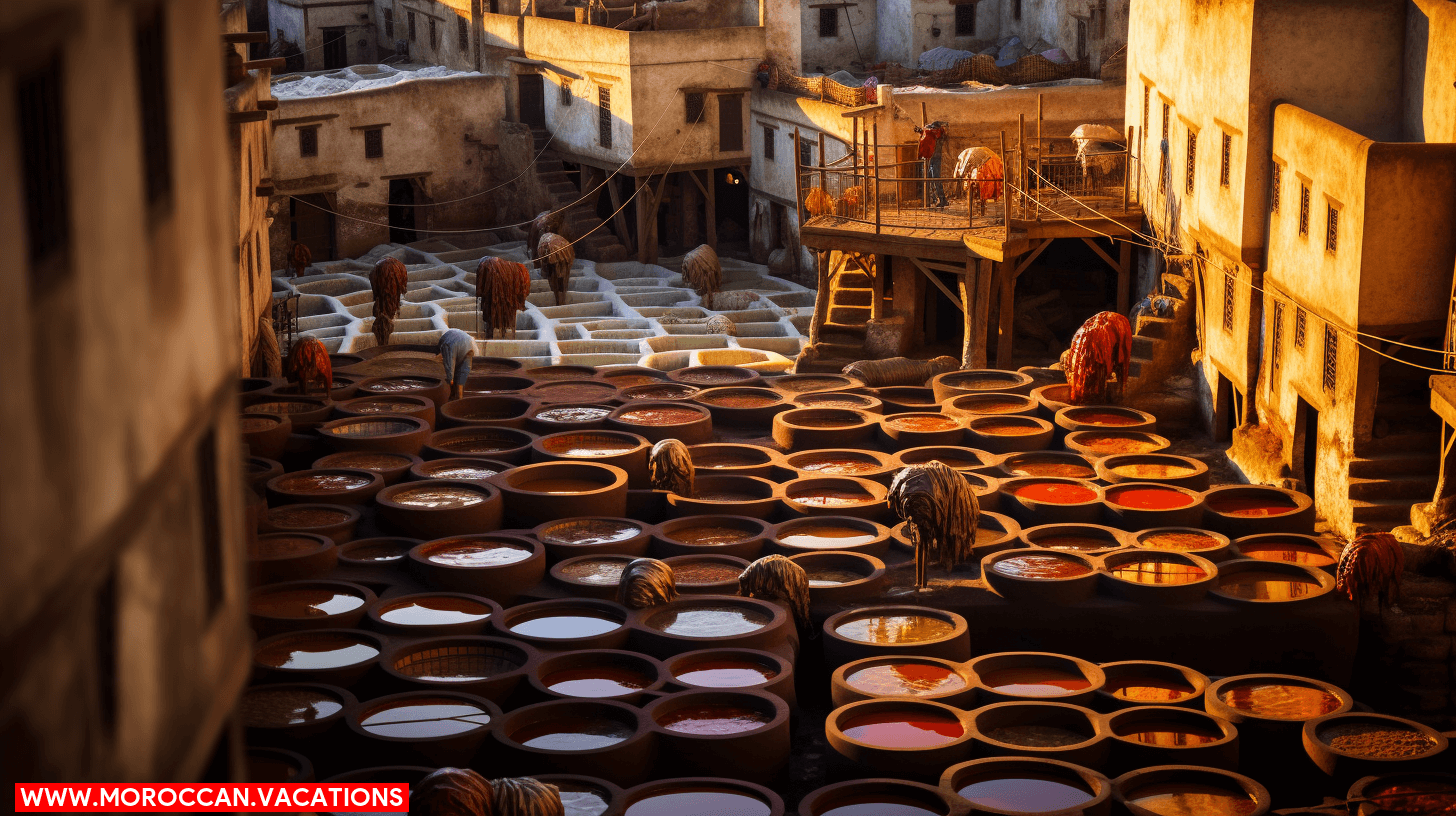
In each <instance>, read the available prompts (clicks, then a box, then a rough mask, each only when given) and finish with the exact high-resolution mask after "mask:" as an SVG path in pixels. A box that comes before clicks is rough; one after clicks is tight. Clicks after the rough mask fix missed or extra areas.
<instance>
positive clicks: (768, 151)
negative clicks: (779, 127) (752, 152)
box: [763, 127, 777, 161]
mask: <svg viewBox="0 0 1456 816" xmlns="http://www.w3.org/2000/svg"><path fill="white" fill-rule="evenodd" d="M776 135H777V134H776V133H775V132H774V129H773V128H771V127H766V128H764V129H763V157H764V158H765V159H767V160H769V161H773V160H774V138H775V137H776Z"/></svg>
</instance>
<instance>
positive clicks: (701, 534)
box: [668, 525, 753, 547]
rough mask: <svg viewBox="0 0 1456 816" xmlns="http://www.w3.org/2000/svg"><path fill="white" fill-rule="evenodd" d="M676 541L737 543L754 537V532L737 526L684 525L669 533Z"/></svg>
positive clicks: (714, 543) (707, 544) (695, 544)
mask: <svg viewBox="0 0 1456 816" xmlns="http://www.w3.org/2000/svg"><path fill="white" fill-rule="evenodd" d="M668 535H669V536H670V537H671V538H672V539H673V540H674V541H677V542H680V543H682V544H691V545H693V546H695V547H714V546H722V545H724V544H736V543H738V542H740V541H747V540H749V539H751V538H753V533H751V532H749V531H747V530H741V529H739V528H737V527H719V526H710V525H703V526H700V527H683V528H680V529H677V530H673V531H672V532H671V533H669V534H668Z"/></svg>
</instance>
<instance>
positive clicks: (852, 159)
mask: <svg viewBox="0 0 1456 816" xmlns="http://www.w3.org/2000/svg"><path fill="white" fill-rule="evenodd" d="M850 127H851V129H852V130H853V132H854V141H852V142H850V144H851V145H852V147H850V149H849V178H850V186H854V185H855V184H857V183H858V182H857V181H856V180H855V179H856V178H857V177H858V176H859V117H858V116H856V117H854V120H853V121H852V122H851V123H850Z"/></svg>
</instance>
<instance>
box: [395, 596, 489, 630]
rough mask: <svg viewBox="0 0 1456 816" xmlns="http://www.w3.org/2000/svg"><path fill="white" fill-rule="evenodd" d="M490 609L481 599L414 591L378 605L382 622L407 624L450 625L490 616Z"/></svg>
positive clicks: (399, 624) (486, 618) (396, 624)
mask: <svg viewBox="0 0 1456 816" xmlns="http://www.w3.org/2000/svg"><path fill="white" fill-rule="evenodd" d="M492 614H493V610H492V609H491V608H490V607H489V606H486V605H485V604H484V603H482V602H480V601H475V600H471V599H470V598H462V597H459V596H454V595H416V596H413V597H409V598H404V599H401V600H398V601H391V602H389V603H386V604H385V605H383V606H381V607H380V608H379V611H378V613H377V616H378V618H379V620H381V621H383V622H384V623H387V624H390V625H393V626H401V627H409V626H452V625H457V624H463V623H478V622H481V621H485V620H489V619H490V616H491V615H492Z"/></svg>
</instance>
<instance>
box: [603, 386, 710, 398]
mask: <svg viewBox="0 0 1456 816" xmlns="http://www.w3.org/2000/svg"><path fill="white" fill-rule="evenodd" d="M697 392H698V389H697V387H696V386H692V385H667V384H664V385H657V386H652V387H650V388H642V389H639V390H636V391H633V392H631V393H629V394H623V395H622V396H623V397H625V398H626V399H632V400H640V399H649V400H674V399H683V398H684V397H690V396H692V395H693V394H696V393H697Z"/></svg>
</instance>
